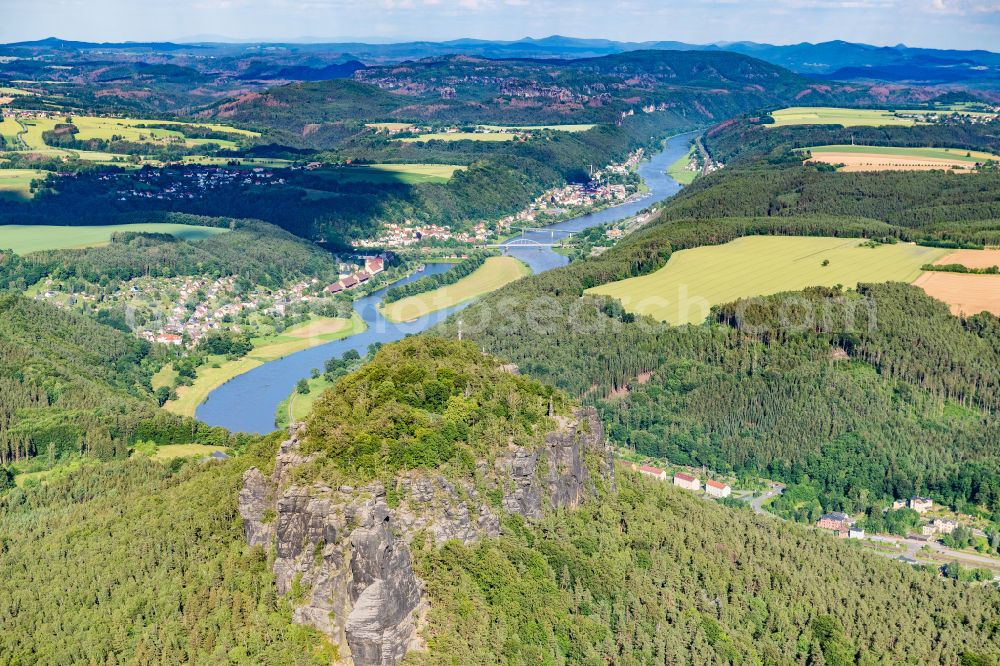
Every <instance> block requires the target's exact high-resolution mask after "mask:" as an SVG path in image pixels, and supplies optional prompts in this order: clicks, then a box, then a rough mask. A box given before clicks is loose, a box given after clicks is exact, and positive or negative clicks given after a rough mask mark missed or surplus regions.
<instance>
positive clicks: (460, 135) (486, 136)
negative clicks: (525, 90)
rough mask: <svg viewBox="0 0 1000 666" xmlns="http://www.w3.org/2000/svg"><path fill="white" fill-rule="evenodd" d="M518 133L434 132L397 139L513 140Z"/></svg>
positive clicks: (407, 141) (407, 140)
mask: <svg viewBox="0 0 1000 666" xmlns="http://www.w3.org/2000/svg"><path fill="white" fill-rule="evenodd" d="M516 138H517V134H513V133H511V132H432V133H430V134H421V135H420V136H413V137H407V138H405V139H396V140H397V141H404V142H406V143H414V142H416V141H434V140H437V141H513V140H514V139H516Z"/></svg>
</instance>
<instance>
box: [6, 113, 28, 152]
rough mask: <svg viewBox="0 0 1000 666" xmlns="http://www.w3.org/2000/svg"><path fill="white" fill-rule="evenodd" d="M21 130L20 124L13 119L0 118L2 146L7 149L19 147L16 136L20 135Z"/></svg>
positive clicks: (18, 140)
mask: <svg viewBox="0 0 1000 666" xmlns="http://www.w3.org/2000/svg"><path fill="white" fill-rule="evenodd" d="M23 129H24V128H22V127H21V124H20V123H18V122H17V121H16V120H14V119H13V118H7V117H3V118H0V137H3V140H4V144H5V145H6V146H7V147H8V148H12V147H14V146H17V145H19V142H20V139H19V138H18V135H19V134H21V132H22V131H23Z"/></svg>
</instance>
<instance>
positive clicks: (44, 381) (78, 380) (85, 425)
mask: <svg viewBox="0 0 1000 666" xmlns="http://www.w3.org/2000/svg"><path fill="white" fill-rule="evenodd" d="M156 354H157V352H156V350H155V349H154V348H152V347H151V346H150V344H149V343H147V342H144V341H141V340H138V339H136V338H135V337H133V336H132V335H130V334H127V333H122V332H120V331H117V330H115V329H113V328H111V327H110V326H106V325H103V324H100V323H97V322H96V321H94V320H93V319H92V318H90V317H87V316H84V315H81V314H76V313H73V312H68V311H64V310H60V309H58V308H56V307H53V306H51V305H47V304H44V303H36V302H35V301H32V300H29V299H26V298H23V297H21V296H17V295H14V294H11V293H0V473H2V472H3V471H4V470H3V469H2V467H3V465H5V464H7V463H10V462H12V461H15V460H20V459H24V458H29V457H32V456H37V455H48V456H51V458H52V459H53V460H54V459H56V458H60V457H63V456H65V455H68V454H74V453H88V454H92V455H94V456H96V457H98V458H101V459H105V460H107V459H111V458H115V457H119V458H120V457H124V456H127V455H128V452H129V449H130V447H131V446H132V445H133V444H135V442H136V441H139V440H150V441H155V442H160V443H179V442H189V441H199V440H201V439H206V440H207V441H216V442H220V441H228V440H229V435H228V433H226V432H225V431H223V430H221V429H218V428H209V427H207V426H205V425H203V424H197V423H196V422H194V421H193V420H185V419H181V418H179V417H175V416H172V415H170V414H167V413H165V412H160V411H158V410H157V404H156V402H155V400H154V398H153V392H152V388H151V386H150V377H151V375H152V373H153V372H154V371H155V369H156V368H157V367H158V365H159V364H158V362H157V359H156V358H155V356H156Z"/></svg>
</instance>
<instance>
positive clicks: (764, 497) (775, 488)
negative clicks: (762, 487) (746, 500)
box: [750, 482, 785, 518]
mask: <svg viewBox="0 0 1000 666" xmlns="http://www.w3.org/2000/svg"><path fill="white" fill-rule="evenodd" d="M783 492H785V486H784V484H781V483H774V482H772V483H771V484H770V488H769V489H768V490H767V491H766V492H764V493H763V494H761V495H758V496H756V497H754V498H753V499H751V500H750V508H752V509H753V512H754V513H757V514H760V515H764V516H774V514H773V513H771V512H770V511H768V510H767V509H765V508H764V502H766V501H768V500H769V499H771V498H772V497H777V496H778V495H780V494H781V493H783ZM777 517H778V516H775V518H777Z"/></svg>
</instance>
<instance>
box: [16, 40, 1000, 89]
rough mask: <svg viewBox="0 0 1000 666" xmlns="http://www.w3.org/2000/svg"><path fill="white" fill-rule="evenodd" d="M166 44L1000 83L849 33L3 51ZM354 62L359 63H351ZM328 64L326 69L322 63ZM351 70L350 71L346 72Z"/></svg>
mask: <svg viewBox="0 0 1000 666" xmlns="http://www.w3.org/2000/svg"><path fill="white" fill-rule="evenodd" d="M100 50H104V51H111V50H113V51H130V50H132V51H161V52H171V53H186V52H195V53H198V54H204V55H207V54H213V55H214V54H220V55H228V56H237V55H243V56H245V57H250V56H252V55H260V54H261V52H262V51H263V50H267V51H271V52H274V51H277V52H281V53H285V54H287V55H289V56H310V55H318V54H325V55H328V56H329V55H331V54H339V55H341V56H342V57H343V60H357V61H360V62H362V63H364V64H366V65H371V64H384V63H391V62H400V61H404V60H417V59H421V58H427V57H435V56H444V55H452V54H462V55H471V56H480V57H485V58H558V59H572V58H592V57H599V56H605V55H613V54H617V53H623V52H628V51H643V50H670V51H730V52H735V53H741V54H744V55H749V56H752V57H754V58H759V59H761V60H764V61H766V62H769V63H771V64H774V65H780V66H782V67H785V68H787V69H790V70H792V71H793V72H797V73H800V74H809V75H814V76H822V77H824V78H836V79H840V80H844V79H874V80H882V81H908V82H920V83H932V84H933V83H956V82H972V83H975V82H980V81H983V80H997V81H998V82H1000V53H994V52H991V51H984V50H981V49H980V50H969V51H964V50H957V49H930V48H919V47H910V46H906V45H905V44H897V45H895V46H873V45H871V44H861V43H854V42H847V41H842V40H833V41H828V42H821V43H815V44H814V43H810V42H801V43H798V44H785V45H775V44H763V43H758V42H751V41H736V42H716V43H712V44H691V43H687V42H679V41H670V40H663V41H645V42H628V41H616V40H610V39H581V38H576V37H565V36H561V35H551V36H549V37H543V38H539V39H536V38H531V37H526V38H524V39H519V40H514V41H500V40H486V39H472V38H463V39H454V40H448V41H441V42H432V41H413V42H400V43H390V44H371V43H364V42H330V43H320V42H316V43H292V42H273V43H272V42H252V43H229V42H194V43H175V42H102V43H96V42H81V41H71V40H63V39H58V38H55V37H49V38H46V39H42V40H36V41H22V42H14V43H11V44H3V45H0V54H4V55H19V54H23V53H24V52H28V53H31V54H38V53H40V52H45V51H58V52H84V51H100ZM344 64H345V65H347V64H352V63H344ZM286 69H287V71H286V72H282V75H281V76H279V75H278V72H277V71H275V72H272V74H273V75H269V76H267V77H263V78H271V79H286V80H304V81H308V80H318V79H326V78H339V77H340V76H344V75H345V74H344V71H345V70H344V69H343V68H339V69H337V70H336V71H331V72H329V73H327V72H323V71H319V72H317V71H313V69H312V68H309V67H303V68H298V67H294V66H293V67H289V68H286ZM320 69H322V68H320ZM346 75H348V76H349V75H350V74H346Z"/></svg>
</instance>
